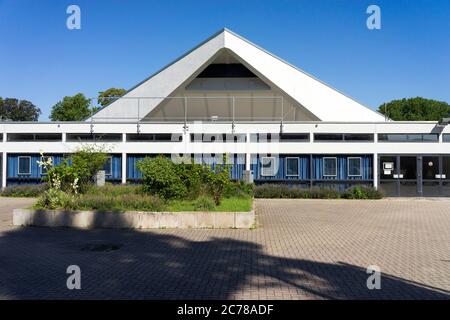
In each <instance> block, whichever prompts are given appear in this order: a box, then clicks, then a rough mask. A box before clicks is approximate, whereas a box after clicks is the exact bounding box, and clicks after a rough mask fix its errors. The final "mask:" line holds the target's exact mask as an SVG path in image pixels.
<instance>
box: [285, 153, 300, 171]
mask: <svg viewBox="0 0 450 320" xmlns="http://www.w3.org/2000/svg"><path fill="white" fill-rule="evenodd" d="M286 176H298V158H291V157H289V158H286Z"/></svg>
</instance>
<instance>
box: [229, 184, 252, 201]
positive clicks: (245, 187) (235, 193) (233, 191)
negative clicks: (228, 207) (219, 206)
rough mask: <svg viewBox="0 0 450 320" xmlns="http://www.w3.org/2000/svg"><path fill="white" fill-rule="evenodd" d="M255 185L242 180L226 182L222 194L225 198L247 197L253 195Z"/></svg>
mask: <svg viewBox="0 0 450 320" xmlns="http://www.w3.org/2000/svg"><path fill="white" fill-rule="evenodd" d="M254 187H255V185H254V184H253V183H245V182H244V181H232V182H230V183H229V184H227V186H226V188H225V190H224V194H223V196H224V197H225V198H232V197H238V198H247V197H253V189H254Z"/></svg>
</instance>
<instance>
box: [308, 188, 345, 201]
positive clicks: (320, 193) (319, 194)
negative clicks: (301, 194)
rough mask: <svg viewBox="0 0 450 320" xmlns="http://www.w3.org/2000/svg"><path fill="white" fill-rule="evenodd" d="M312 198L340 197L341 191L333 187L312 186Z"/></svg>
mask: <svg viewBox="0 0 450 320" xmlns="http://www.w3.org/2000/svg"><path fill="white" fill-rule="evenodd" d="M309 194H310V195H311V196H310V198H312V199H339V198H340V197H341V193H340V192H339V191H337V190H335V189H331V188H312V189H311V190H310V191H309Z"/></svg>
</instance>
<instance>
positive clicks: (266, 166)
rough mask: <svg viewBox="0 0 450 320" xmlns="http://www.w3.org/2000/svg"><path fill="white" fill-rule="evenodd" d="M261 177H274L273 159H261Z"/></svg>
mask: <svg viewBox="0 0 450 320" xmlns="http://www.w3.org/2000/svg"><path fill="white" fill-rule="evenodd" d="M261 175H262V176H274V175H275V157H262V158H261Z"/></svg>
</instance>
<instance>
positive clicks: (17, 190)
mask: <svg viewBox="0 0 450 320" xmlns="http://www.w3.org/2000/svg"><path fill="white" fill-rule="evenodd" d="M47 189H48V185H47V184H46V183H41V184H32V185H17V186H10V187H6V188H4V189H3V190H2V191H1V193H0V195H1V196H2V197H24V198H36V197H39V196H40V195H41V194H43V193H44V192H45V190H47Z"/></svg>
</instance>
